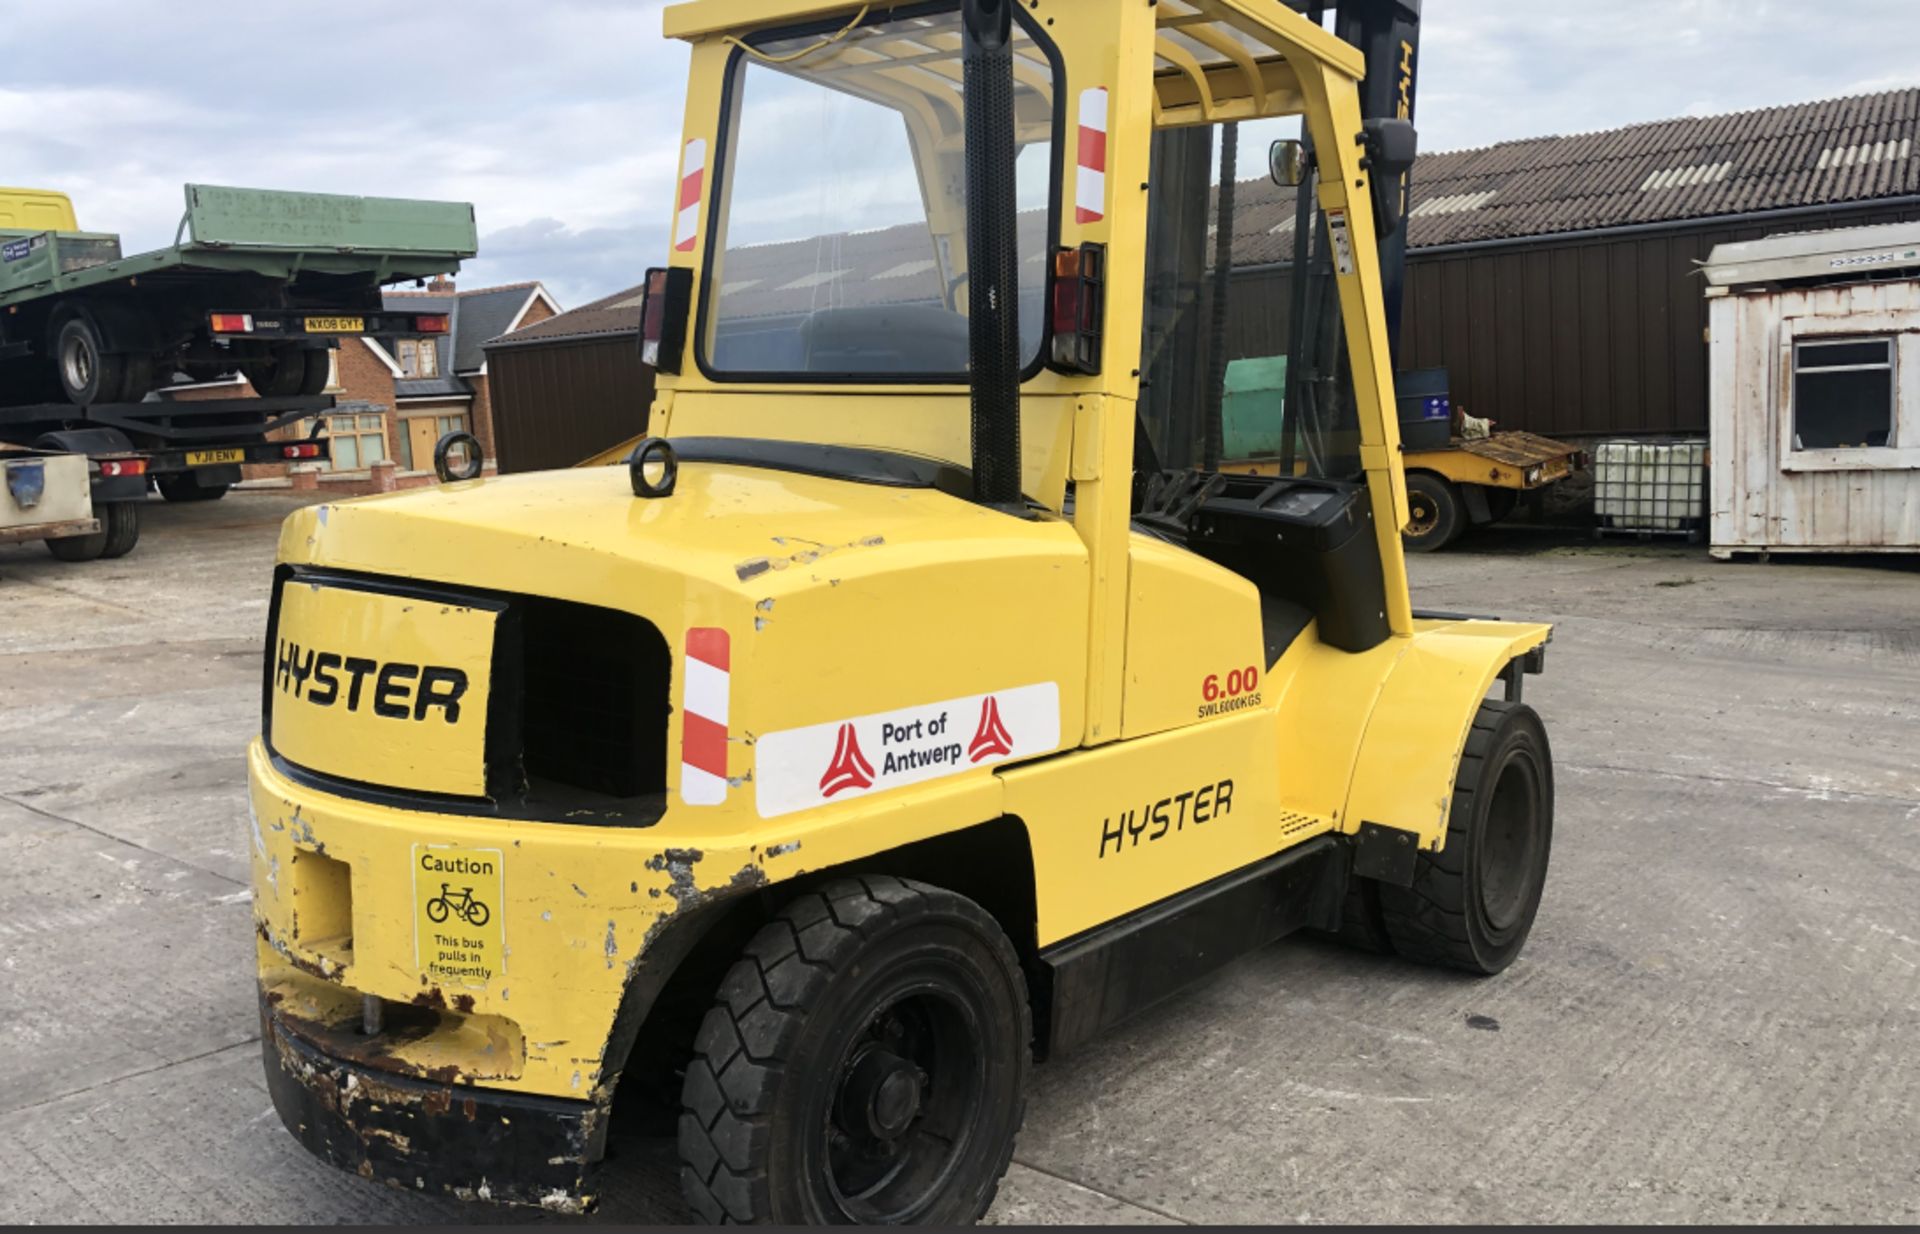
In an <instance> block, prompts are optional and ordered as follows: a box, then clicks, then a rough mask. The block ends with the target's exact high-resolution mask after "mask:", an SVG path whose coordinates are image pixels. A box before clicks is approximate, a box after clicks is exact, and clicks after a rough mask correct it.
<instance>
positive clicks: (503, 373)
mask: <svg viewBox="0 0 1920 1234" xmlns="http://www.w3.org/2000/svg"><path fill="white" fill-rule="evenodd" d="M487 373H488V375H489V376H490V377H491V379H492V382H493V426H494V435H495V451H496V454H497V457H498V458H499V461H500V470H501V471H502V472H503V473H505V472H517V471H542V470H546V469H549V468H555V467H571V466H573V465H574V464H575V463H578V462H579V461H580V460H582V459H585V458H589V457H591V456H592V455H594V454H597V453H599V452H600V451H602V450H605V449H607V448H608V447H609V446H614V445H618V444H619V443H620V442H622V441H625V440H626V439H627V438H629V437H633V436H636V435H637V434H639V433H641V432H643V431H645V429H646V426H647V406H648V404H649V403H651V402H652V401H653V371H652V370H651V369H649V368H647V367H646V366H645V365H643V364H641V363H640V356H639V354H638V348H637V346H636V344H635V342H634V336H633V335H631V334H613V335H606V336H604V337H597V338H587V339H559V340H555V341H553V342H543V343H522V344H518V345H516V346H510V347H496V348H493V349H491V350H489V351H488V352H487Z"/></svg>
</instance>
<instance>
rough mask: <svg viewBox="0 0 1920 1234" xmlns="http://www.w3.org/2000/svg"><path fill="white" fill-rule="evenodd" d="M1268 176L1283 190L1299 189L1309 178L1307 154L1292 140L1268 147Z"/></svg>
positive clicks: (1278, 142) (1277, 142) (1275, 143)
mask: <svg viewBox="0 0 1920 1234" xmlns="http://www.w3.org/2000/svg"><path fill="white" fill-rule="evenodd" d="M1267 174H1268V175H1270V176H1272V177H1273V182H1274V183H1275V184H1277V185H1279V186H1280V187H1281V188H1298V187H1300V182H1301V181H1302V180H1305V179H1306V178H1307V163H1306V153H1305V151H1304V150H1302V149H1301V146H1300V143H1299V142H1297V141H1294V140H1292V139H1291V138H1289V139H1287V140H1285V141H1276V142H1274V143H1273V144H1272V145H1271V146H1269V147H1267Z"/></svg>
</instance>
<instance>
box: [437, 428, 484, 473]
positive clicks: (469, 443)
mask: <svg viewBox="0 0 1920 1234" xmlns="http://www.w3.org/2000/svg"><path fill="white" fill-rule="evenodd" d="M456 446H465V447H466V458H465V460H464V461H462V462H460V463H459V464H457V465H456V464H455V463H454V461H453V459H452V454H453V450H454V447H456ZM480 466H481V458H480V439H479V438H478V437H475V436H474V435H473V434H472V433H466V432H462V431H460V430H459V429H455V430H454V431H453V432H451V433H448V434H446V435H445V436H443V437H442V438H440V440H439V441H437V442H435V443H434V446H433V474H434V475H436V476H439V477H440V482H441V483H442V484H445V483H447V482H448V481H450V480H471V479H473V478H475V477H476V476H478V475H479V474H480Z"/></svg>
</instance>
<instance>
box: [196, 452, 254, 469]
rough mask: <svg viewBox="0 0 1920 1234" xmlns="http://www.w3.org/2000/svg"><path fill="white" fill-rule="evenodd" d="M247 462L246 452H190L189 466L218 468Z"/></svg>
mask: <svg viewBox="0 0 1920 1234" xmlns="http://www.w3.org/2000/svg"><path fill="white" fill-rule="evenodd" d="M246 461H247V452H246V451H245V450H189V451H187V466H189V467H217V466H219V465H220V464H221V463H244V462H246Z"/></svg>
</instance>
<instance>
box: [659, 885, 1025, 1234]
mask: <svg viewBox="0 0 1920 1234" xmlns="http://www.w3.org/2000/svg"><path fill="white" fill-rule="evenodd" d="M1032 1035H1033V1029H1032V1018H1031V1014H1030V1012H1029V1009H1028V1006H1027V990H1026V982H1025V978H1024V976H1023V975H1022V973H1021V969H1020V961H1019V958H1018V957H1017V956H1016V955H1015V954H1014V950H1013V946H1012V944H1010V943H1009V942H1008V941H1007V938H1006V935H1005V934H1004V933H1002V932H1001V930H1000V927H999V926H998V925H997V924H996V923H995V921H994V919H993V918H992V917H991V916H989V915H988V914H987V912H986V911H985V910H984V909H982V908H981V907H980V906H979V905H977V904H975V903H974V902H973V901H971V900H968V899H966V898H965V897H963V896H959V895H955V894H954V893H952V892H949V891H943V890H941V889H940V888H937V887H931V886H928V885H926V884H924V883H916V882H908V881H906V880H903V879H897V878H889V877H879V876H871V877H866V878H862V879H851V878H849V879H839V880H836V881H834V882H831V883H828V884H827V885H825V886H824V887H821V888H820V889H819V890H817V891H812V892H808V893H805V894H802V895H800V896H798V897H796V898H795V899H794V900H793V901H792V902H790V903H789V904H788V905H787V906H786V907H785V908H784V909H782V910H781V912H780V913H779V915H778V916H776V917H775V918H774V919H773V920H772V921H770V922H769V923H768V924H767V925H766V926H764V927H762V928H761V930H760V931H759V933H757V934H756V935H755V936H754V937H753V940H752V941H751V942H749V943H748V944H747V947H746V950H745V953H744V954H743V955H742V957H741V958H740V960H739V961H737V962H736V963H735V964H734V965H733V967H732V968H731V969H730V970H729V971H728V973H727V975H726V977H725V978H724V979H723V980H722V981H721V983H720V989H719V998H718V1001H717V1002H716V1004H715V1006H714V1007H713V1008H712V1010H710V1011H709V1012H708V1013H707V1016H706V1019H705V1020H704V1022H703V1023H702V1024H701V1026H700V1031H699V1034H698V1036H697V1038H696V1040H695V1053H694V1058H693V1060H692V1062H691V1063H690V1064H689V1065H688V1067H687V1074H686V1081H685V1084H684V1086H683V1088H682V1093H681V1109H682V1113H681V1116H680V1160H681V1163H682V1164H681V1170H680V1177H681V1183H682V1186H683V1188H684V1190H685V1192H686V1198H687V1203H688V1205H689V1206H690V1207H691V1208H692V1210H693V1213H694V1215H695V1216H696V1217H698V1218H699V1219H701V1220H705V1221H710V1222H715V1223H720V1222H761V1223H776V1224H782V1225H817V1224H848V1223H859V1224H904V1223H912V1224H938V1225H955V1224H962V1223H966V1222H972V1221H975V1220H978V1219H979V1217H980V1216H981V1215H982V1214H984V1213H985V1212H986V1211H987V1208H988V1206H989V1205H990V1204H991V1203H992V1202H993V1196H994V1192H995V1190H996V1189H997V1188H998V1187H999V1183H1000V1177H1001V1175H1003V1174H1005V1173H1006V1169H1007V1163H1008V1161H1009V1160H1011V1158H1012V1155H1013V1141H1014V1136H1015V1135H1016V1133H1018V1131H1019V1129H1020V1123H1021V1120H1022V1118H1023V1117H1024V1115H1025V1112H1026V1080H1027V1069H1028V1066H1029V1062H1030V1059H1031V1041H1032Z"/></svg>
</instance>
